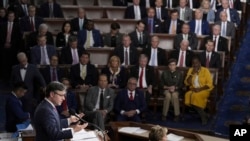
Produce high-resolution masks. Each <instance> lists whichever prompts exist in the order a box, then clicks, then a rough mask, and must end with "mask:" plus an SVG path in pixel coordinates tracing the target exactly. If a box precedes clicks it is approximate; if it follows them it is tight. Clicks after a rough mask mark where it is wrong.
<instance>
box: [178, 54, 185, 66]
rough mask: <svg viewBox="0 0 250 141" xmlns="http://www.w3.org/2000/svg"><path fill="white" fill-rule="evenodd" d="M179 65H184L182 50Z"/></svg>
mask: <svg viewBox="0 0 250 141" xmlns="http://www.w3.org/2000/svg"><path fill="white" fill-rule="evenodd" d="M179 67H184V51H181V58H180V66H179Z"/></svg>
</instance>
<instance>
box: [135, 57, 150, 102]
mask: <svg viewBox="0 0 250 141" xmlns="http://www.w3.org/2000/svg"><path fill="white" fill-rule="evenodd" d="M130 77H135V78H137V88H140V89H146V95H145V96H146V102H147V103H148V102H149V100H150V96H151V94H152V88H153V86H154V78H155V77H154V68H153V67H151V66H149V65H148V57H147V55H145V54H141V55H140V58H139V64H138V65H136V66H134V67H132V68H131V69H130Z"/></svg>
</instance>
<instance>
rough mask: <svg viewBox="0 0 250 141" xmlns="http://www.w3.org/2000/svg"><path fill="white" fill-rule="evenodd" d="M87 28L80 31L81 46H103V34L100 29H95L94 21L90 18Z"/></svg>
mask: <svg viewBox="0 0 250 141" xmlns="http://www.w3.org/2000/svg"><path fill="white" fill-rule="evenodd" d="M85 28H86V29H83V30H81V31H79V33H78V44H79V46H80V47H84V48H85V49H86V48H89V47H103V41H102V36H101V33H100V31H99V30H96V29H94V22H93V21H91V20H88V21H87V23H86V27H85Z"/></svg>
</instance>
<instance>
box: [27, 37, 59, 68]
mask: <svg viewBox="0 0 250 141" xmlns="http://www.w3.org/2000/svg"><path fill="white" fill-rule="evenodd" d="M37 42H38V45H36V46H33V47H32V48H31V51H30V54H31V63H32V64H35V65H37V64H40V65H49V64H50V62H49V58H51V56H52V55H56V48H55V47H54V46H52V45H48V44H47V39H46V36H45V35H39V36H38V37H37Z"/></svg>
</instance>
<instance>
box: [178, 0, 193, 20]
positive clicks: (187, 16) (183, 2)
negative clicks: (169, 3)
mask: <svg viewBox="0 0 250 141" xmlns="http://www.w3.org/2000/svg"><path fill="white" fill-rule="evenodd" d="M176 9H177V10H178V12H179V15H180V20H182V21H187V22H189V21H190V20H192V19H193V14H192V9H190V8H189V7H187V0H180V2H179V6H178V7H177V8H176Z"/></svg>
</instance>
